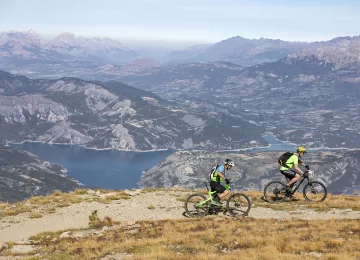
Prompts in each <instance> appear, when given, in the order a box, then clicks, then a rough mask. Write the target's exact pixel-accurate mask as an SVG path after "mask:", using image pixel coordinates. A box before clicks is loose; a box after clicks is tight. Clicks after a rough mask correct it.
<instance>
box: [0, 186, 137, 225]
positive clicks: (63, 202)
mask: <svg viewBox="0 0 360 260" xmlns="http://www.w3.org/2000/svg"><path fill="white" fill-rule="evenodd" d="M96 191H97V190H96ZM99 191H100V196H98V195H94V194H87V190H84V189H79V190H75V191H74V192H71V193H63V192H60V191H55V192H54V193H52V194H50V195H48V196H34V197H31V198H29V199H27V200H25V201H22V202H19V203H16V204H8V203H2V204H0V210H2V214H1V216H14V215H18V214H21V213H25V212H32V211H34V210H38V211H40V213H43V214H50V213H54V212H56V209H57V208H63V207H68V206H70V205H72V204H75V203H80V202H84V201H96V202H100V203H104V204H109V203H111V202H112V201H114V200H123V199H130V196H129V195H128V194H126V193H124V192H123V191H109V190H99ZM40 213H39V214H40ZM30 218H32V215H30Z"/></svg>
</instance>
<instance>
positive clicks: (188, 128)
mask: <svg viewBox="0 0 360 260" xmlns="http://www.w3.org/2000/svg"><path fill="white" fill-rule="evenodd" d="M191 104H192V103H190V104H187V103H185V104H181V103H177V102H174V101H171V102H170V101H166V100H164V99H162V98H160V97H159V96H157V95H155V94H153V93H151V92H147V91H143V90H139V89H136V88H133V87H130V86H128V85H125V84H123V83H120V82H116V81H108V82H100V81H84V80H81V79H77V78H60V79H57V80H41V79H40V80H32V79H29V78H26V77H23V76H17V75H12V74H9V73H7V72H4V71H0V128H1V130H2V131H1V132H0V138H1V140H7V141H9V142H20V141H24V140H29V141H42V142H47V143H65V144H66V143H67V144H69V143H70V144H80V145H83V146H86V147H88V148H108V149H122V150H153V149H168V148H174V149H209V150H215V149H225V150H226V149H236V148H240V147H252V146H258V145H265V144H266V142H265V141H264V140H263V138H262V134H263V133H264V131H263V130H264V129H263V128H262V127H259V126H257V125H256V124H255V123H254V122H252V121H251V120H249V119H247V118H246V117H242V116H241V114H237V115H235V114H231V113H229V112H228V110H226V109H222V108H221V106H215V105H212V104H211V103H209V102H208V103H206V104H198V103H197V104H195V105H194V106H192V105H191Z"/></svg>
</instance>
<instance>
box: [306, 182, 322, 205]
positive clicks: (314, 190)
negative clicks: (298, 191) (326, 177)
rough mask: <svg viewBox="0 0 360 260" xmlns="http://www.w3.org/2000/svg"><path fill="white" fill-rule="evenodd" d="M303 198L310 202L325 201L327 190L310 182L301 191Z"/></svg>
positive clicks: (320, 184) (318, 183)
mask: <svg viewBox="0 0 360 260" xmlns="http://www.w3.org/2000/svg"><path fill="white" fill-rule="evenodd" d="M303 195H304V198H305V199H306V200H307V201H310V202H321V201H324V200H325V199H326V196H327V190H326V187H325V185H324V184H322V183H321V182H318V181H312V182H311V183H308V184H306V185H305V187H304V190H303Z"/></svg>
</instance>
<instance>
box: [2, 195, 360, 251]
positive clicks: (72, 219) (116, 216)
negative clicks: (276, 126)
mask: <svg viewBox="0 0 360 260" xmlns="http://www.w3.org/2000/svg"><path fill="white" fill-rule="evenodd" d="M186 194H188V193H181V192H172V191H171V192H165V191H159V192H151V193H141V194H139V195H135V196H132V197H131V199H128V200H117V201H113V202H112V203H111V204H103V203H99V202H82V203H78V204H72V205H71V206H68V207H64V208H57V209H56V212H55V213H53V214H47V215H44V216H43V217H41V218H35V219H31V218H29V213H23V214H19V215H16V216H8V217H3V218H1V219H0V244H1V243H4V242H8V241H13V242H17V241H21V240H27V239H28V238H29V237H30V236H32V235H36V234H39V233H41V232H45V231H59V230H67V229H71V228H86V227H88V222H89V215H90V214H91V212H93V211H94V210H98V215H99V217H100V218H103V217H105V216H109V217H111V218H112V219H113V220H115V221H137V220H160V219H182V218H186V216H185V215H184V208H183V205H184V203H183V202H182V201H179V200H177V198H179V196H181V197H183V196H185V195H186ZM248 217H252V218H255V219H271V218H276V219H290V218H299V219H307V220H311V219H332V218H336V219H340V218H347V219H359V218H360V211H353V210H351V209H347V210H335V209H334V210H330V211H327V212H317V211H314V210H311V209H298V210H296V211H275V210H272V209H269V208H261V207H257V206H256V205H255V206H254V207H253V208H252V209H251V211H250V213H249V216H248Z"/></svg>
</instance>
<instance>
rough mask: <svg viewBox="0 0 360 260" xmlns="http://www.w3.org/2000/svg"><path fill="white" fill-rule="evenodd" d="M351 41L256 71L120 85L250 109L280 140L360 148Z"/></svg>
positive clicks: (158, 77) (138, 78)
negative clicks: (347, 43)
mask: <svg viewBox="0 0 360 260" xmlns="http://www.w3.org/2000/svg"><path fill="white" fill-rule="evenodd" d="M350 39H351V40H358V38H356V39H355V38H350ZM344 41H345V42H348V39H347V38H345V39H344V40H341V41H337V42H336V43H334V44H333V46H330V47H320V48H315V49H307V50H303V52H302V53H301V54H299V55H292V56H288V57H286V58H283V59H280V60H278V61H276V62H272V63H265V64H260V65H256V66H253V67H250V68H243V67H240V66H236V65H234V64H231V63H224V62H222V63H212V62H208V63H191V64H184V65H176V66H165V67H161V68H158V69H155V70H153V71H152V72H151V73H148V74H144V75H129V76H124V77H120V78H119V80H121V81H122V82H125V83H127V84H130V85H132V86H136V87H139V88H141V89H144V90H148V91H152V92H154V93H157V94H159V95H160V96H162V97H164V98H166V99H177V100H178V99H179V97H183V98H184V99H185V100H194V99H195V98H197V99H201V100H203V101H208V102H209V101H214V102H217V103H218V104H222V105H223V106H225V107H226V108H228V109H231V110H233V112H234V113H236V112H235V111H239V112H240V113H243V112H244V111H245V112H246V113H247V115H248V116H249V117H250V118H253V121H255V122H256V123H257V124H259V125H261V126H263V127H265V128H266V129H267V130H268V131H269V132H272V133H273V134H275V135H276V136H277V137H278V138H279V139H280V140H287V141H291V142H293V143H297V144H299V143H302V144H306V145H307V146H310V147H348V148H358V147H359V146H358V144H359V143H360V134H359V133H360V125H359V124H358V122H359V119H360V118H359V115H360V113H359V108H360V107H359V100H360V88H359V83H360V62H359V61H360V60H359V59H360V52H359V50H360V48H359V46H360V45H356V44H351V45H345V44H344ZM355 42H356V41H355ZM183 102H184V101H183Z"/></svg>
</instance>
